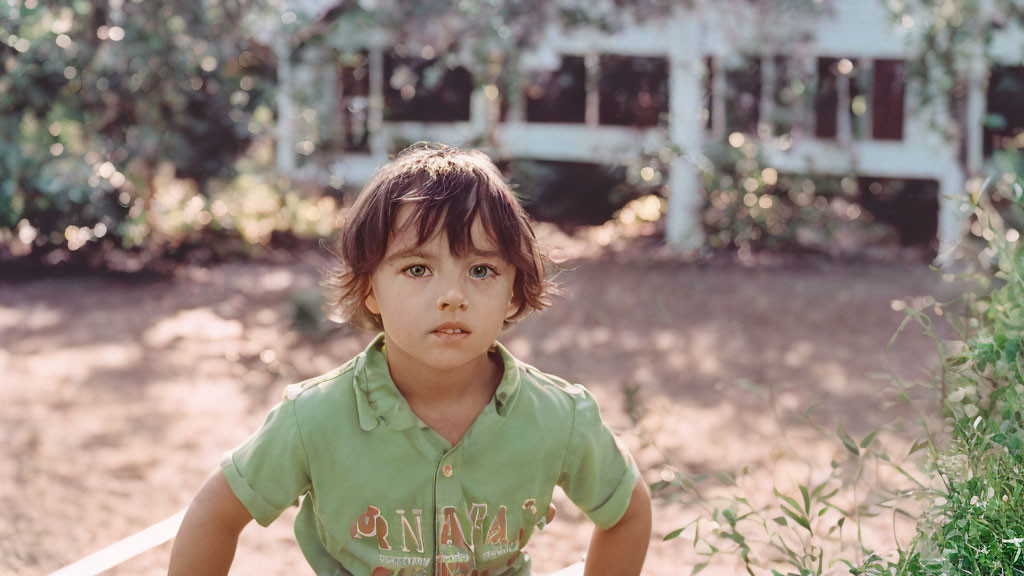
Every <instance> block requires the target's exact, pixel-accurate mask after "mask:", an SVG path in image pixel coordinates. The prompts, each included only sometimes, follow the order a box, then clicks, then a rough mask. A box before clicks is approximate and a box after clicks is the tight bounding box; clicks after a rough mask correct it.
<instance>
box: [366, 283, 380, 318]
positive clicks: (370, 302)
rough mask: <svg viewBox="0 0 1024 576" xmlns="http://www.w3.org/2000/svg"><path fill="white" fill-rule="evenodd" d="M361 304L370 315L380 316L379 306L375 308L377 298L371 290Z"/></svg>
mask: <svg viewBox="0 0 1024 576" xmlns="http://www.w3.org/2000/svg"><path fill="white" fill-rule="evenodd" d="M363 304H365V305H366V309H367V310H369V311H370V314H380V306H377V297H376V296H374V295H373V288H371V289H370V293H369V294H367V295H366V298H365V299H363Z"/></svg>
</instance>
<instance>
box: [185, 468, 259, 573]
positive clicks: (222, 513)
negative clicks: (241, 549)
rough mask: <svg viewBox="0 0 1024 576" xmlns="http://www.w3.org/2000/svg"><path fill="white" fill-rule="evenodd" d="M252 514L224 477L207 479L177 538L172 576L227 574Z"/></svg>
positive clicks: (217, 473) (216, 475)
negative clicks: (240, 534)
mask: <svg viewBox="0 0 1024 576" xmlns="http://www.w3.org/2000/svg"><path fill="white" fill-rule="evenodd" d="M250 520H252V515H250V514H249V511H248V510H246V508H245V506H243V505H242V503H241V502H239V501H238V498H237V497H236V496H235V493H234V492H233V491H232V490H231V486H229V485H228V482H227V480H226V479H225V478H224V474H222V473H221V472H220V470H217V471H216V472H214V473H213V475H212V476H210V478H208V479H207V480H206V483H205V484H203V487H202V488H201V489H200V490H199V494H197V495H196V497H195V499H194V500H192V504H191V505H190V506H189V507H188V512H187V513H186V514H185V519H184V520H182V522H181V528H180V529H179V530H178V535H177V537H176V538H175V539H174V547H173V548H172V549H171V565H170V569H169V571H168V576H176V575H186V574H187V575H189V576H191V575H193V574H210V575H213V574H227V573H228V568H230V567H231V560H232V559H234V557H235V547H236V546H237V545H238V534H239V533H240V532H241V531H242V528H245V525H246V524H248V523H249V521H250Z"/></svg>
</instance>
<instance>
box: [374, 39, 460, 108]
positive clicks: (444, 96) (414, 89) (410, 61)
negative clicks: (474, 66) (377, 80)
mask: <svg viewBox="0 0 1024 576" xmlns="http://www.w3.org/2000/svg"><path fill="white" fill-rule="evenodd" d="M472 92H473V78H472V75H471V74H470V73H469V71H468V70H466V69H465V68H463V67H461V66H460V67H457V68H452V69H449V68H447V67H446V66H445V65H444V63H443V62H441V61H439V60H437V59H436V58H433V59H424V58H417V57H409V56H398V55H396V54H389V55H387V56H386V57H385V58H384V119H385V120H388V121H392V122H408V121H413V122H460V121H466V120H469V101H470V96H471V94H472Z"/></svg>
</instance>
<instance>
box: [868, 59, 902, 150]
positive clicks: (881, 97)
mask: <svg viewBox="0 0 1024 576" xmlns="http://www.w3.org/2000/svg"><path fill="white" fill-rule="evenodd" d="M903 90H904V65H903V61H902V60H875V78H874V93H873V94H872V98H871V137H872V138H875V139H877V140H902V139H903Z"/></svg>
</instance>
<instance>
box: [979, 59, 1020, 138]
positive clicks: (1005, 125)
mask: <svg viewBox="0 0 1024 576" xmlns="http://www.w3.org/2000/svg"><path fill="white" fill-rule="evenodd" d="M1021 101H1024V67H1021V66H996V67H993V68H992V75H991V76H990V77H989V81H988V116H987V117H986V118H985V155H986V156H988V155H990V154H992V152H993V151H995V150H1020V149H1022V148H1024V106H1022V105H1021Z"/></svg>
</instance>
